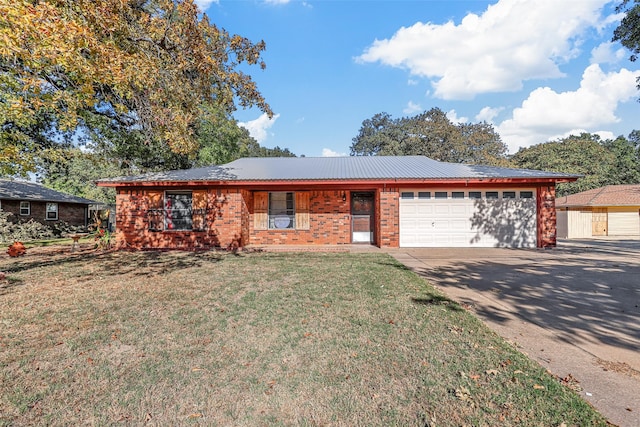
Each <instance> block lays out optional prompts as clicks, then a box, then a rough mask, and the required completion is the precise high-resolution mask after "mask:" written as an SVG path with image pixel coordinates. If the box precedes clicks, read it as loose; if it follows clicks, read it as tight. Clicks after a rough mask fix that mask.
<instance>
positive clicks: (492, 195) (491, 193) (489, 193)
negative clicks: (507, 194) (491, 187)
mask: <svg viewBox="0 0 640 427" xmlns="http://www.w3.org/2000/svg"><path fill="white" fill-rule="evenodd" d="M485 195H486V197H487V199H497V198H498V192H497V191H487V192H486V193H485Z"/></svg>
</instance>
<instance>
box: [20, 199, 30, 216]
mask: <svg viewBox="0 0 640 427" xmlns="http://www.w3.org/2000/svg"><path fill="white" fill-rule="evenodd" d="M23 203H24V204H26V208H24V209H26V210H27V213H22V209H23V207H22V204H23ZM29 215H31V202H26V201H21V202H20V216H29Z"/></svg>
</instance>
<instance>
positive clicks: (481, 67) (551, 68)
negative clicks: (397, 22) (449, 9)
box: [356, 0, 609, 99]
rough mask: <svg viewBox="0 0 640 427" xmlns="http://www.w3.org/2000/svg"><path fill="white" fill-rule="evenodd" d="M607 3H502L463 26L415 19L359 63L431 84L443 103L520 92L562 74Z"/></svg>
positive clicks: (541, 0) (374, 46)
mask: <svg viewBox="0 0 640 427" xmlns="http://www.w3.org/2000/svg"><path fill="white" fill-rule="evenodd" d="M608 2H609V0H580V1H571V2H567V1H552V0H500V1H498V2H497V3H496V4H493V5H490V6H489V7H488V8H487V9H486V11H484V13H482V14H481V15H476V14H473V13H469V14H468V15H467V16H466V17H464V19H462V21H461V22H460V23H459V24H455V23H454V22H452V21H449V22H447V23H444V24H442V25H438V24H433V23H430V22H427V23H422V22H418V23H416V24H414V25H412V26H410V27H402V28H400V29H399V30H398V31H397V32H396V33H395V34H394V35H393V36H392V37H391V38H389V39H384V40H375V41H374V42H373V44H372V45H371V46H369V47H368V48H367V49H366V50H365V52H364V53H363V54H362V55H360V56H359V57H358V58H356V60H357V61H360V62H380V63H382V64H385V65H389V66H392V67H399V68H405V69H407V70H409V72H410V74H411V75H412V76H420V77H426V78H429V79H431V83H432V86H433V87H434V89H435V93H434V95H435V96H436V97H438V98H442V99H471V98H473V97H474V96H475V95H476V94H479V93H488V92H503V91H516V90H519V89H520V88H522V84H523V81H526V80H532V79H540V78H557V77H562V76H563V73H562V72H561V71H560V69H559V67H558V64H561V63H565V62H567V61H568V60H570V59H572V58H574V57H576V56H577V55H578V54H579V51H578V49H579V46H580V44H581V41H580V39H579V37H580V35H581V34H582V33H583V32H584V31H585V30H586V29H588V28H591V27H598V26H600V25H602V24H601V17H600V10H601V8H602V6H603V5H605V4H606V3H608Z"/></svg>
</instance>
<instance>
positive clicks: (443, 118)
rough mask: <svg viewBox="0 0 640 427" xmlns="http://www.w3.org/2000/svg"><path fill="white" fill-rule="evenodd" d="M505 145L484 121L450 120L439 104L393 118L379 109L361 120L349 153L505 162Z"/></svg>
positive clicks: (457, 161)
mask: <svg viewBox="0 0 640 427" xmlns="http://www.w3.org/2000/svg"><path fill="white" fill-rule="evenodd" d="M506 153H507V147H506V145H505V144H504V143H503V142H502V140H501V139H500V136H499V135H498V134H497V133H496V132H495V130H494V129H493V126H491V125H490V124H488V123H476V124H473V123H461V124H454V123H452V122H451V121H450V120H449V119H448V118H447V115H446V114H445V113H444V112H443V111H442V110H440V109H439V108H432V109H431V110H429V111H425V112H423V113H421V114H419V115H417V116H415V117H403V118H401V119H393V118H392V117H391V116H390V115H389V114H387V113H380V114H376V115H375V116H373V117H372V118H371V119H367V120H365V121H363V122H362V127H361V128H360V131H359V133H358V135H357V136H356V137H355V138H353V144H352V145H351V155H356V156H357V155H364V156H371V155H393V156H410V155H423V156H427V157H430V158H432V159H435V160H440V161H445V162H453V163H469V164H489V165H505V164H507V159H506Z"/></svg>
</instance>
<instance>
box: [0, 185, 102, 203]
mask: <svg viewBox="0 0 640 427" xmlns="http://www.w3.org/2000/svg"><path fill="white" fill-rule="evenodd" d="M0 199H4V200H25V201H31V202H57V203H78V204H83V205H93V204H98V203H100V202H96V201H94V200H89V199H84V198H82V197H76V196H72V195H70V194H66V193H61V192H59V191H56V190H52V189H50V188H47V187H44V186H42V185H40V184H36V183H35V182H28V181H12V180H8V179H0Z"/></svg>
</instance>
